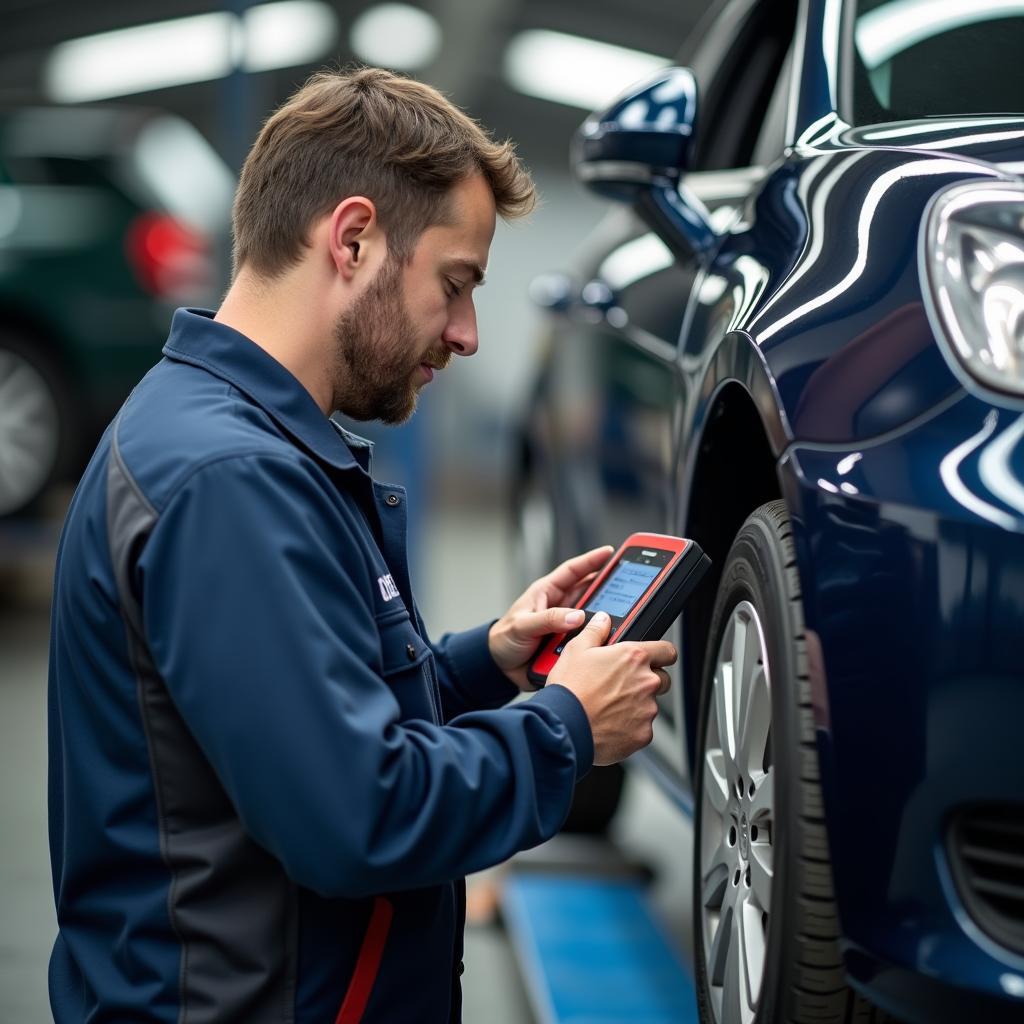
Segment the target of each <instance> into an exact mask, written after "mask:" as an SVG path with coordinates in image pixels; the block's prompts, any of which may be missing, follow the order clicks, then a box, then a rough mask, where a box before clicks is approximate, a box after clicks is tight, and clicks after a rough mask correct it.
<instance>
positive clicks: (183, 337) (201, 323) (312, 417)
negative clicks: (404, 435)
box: [164, 309, 373, 472]
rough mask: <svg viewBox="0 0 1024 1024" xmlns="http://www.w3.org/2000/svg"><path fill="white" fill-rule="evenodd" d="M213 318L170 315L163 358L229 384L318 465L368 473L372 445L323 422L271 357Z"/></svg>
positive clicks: (195, 313)
mask: <svg viewBox="0 0 1024 1024" xmlns="http://www.w3.org/2000/svg"><path fill="white" fill-rule="evenodd" d="M213 317H214V314H213V312H212V311H211V310H208V309H178V310H175V313H174V319H173V320H172V321H171V333H170V336H169V337H168V339H167V344H166V345H164V355H165V356H167V357H168V358H169V359H176V360H178V361H179V362H183V363H191V364H192V365H193V366H199V367H201V368H202V369H204V370H207V371H209V372H210V373H212V374H215V375H216V376H218V377H221V378H222V379H224V380H226V381H228V382H229V383H231V384H233V385H234V386H235V387H237V388H238V390H239V391H242V392H244V393H245V394H246V395H248V396H249V398H251V399H252V400H253V401H254V402H256V403H257V405H259V406H260V407H261V408H263V409H264V410H265V411H266V412H267V413H269V415H270V416H272V417H273V418H274V419H275V420H276V421H277V422H278V423H279V424H280V425H281V426H282V427H283V428H284V429H285V430H286V431H287V432H288V433H289V434H291V435H292V437H293V438H294V439H295V440H296V441H298V442H299V443H300V444H301V445H302V446H303V447H305V448H307V449H309V451H311V452H312V453H313V454H314V455H316V456H317V458H319V459H322V460H323V461H324V462H326V463H329V464H330V465H332V466H335V467H336V468H338V469H354V468H357V467H358V468H360V469H362V470H364V471H366V472H368V471H369V457H370V453H371V451H372V448H373V445H372V442H370V441H367V440H365V439H364V438H361V437H358V436H357V435H356V434H352V433H350V432H349V431H348V430H345V428H344V427H342V426H341V424H340V423H338V422H336V421H335V420H333V419H328V418H327V417H326V416H325V415H324V414H323V413H322V412H321V411H320V407H319V406H318V405H317V404H316V402H315V401H314V400H313V396H312V395H311V394H310V393H309V392H308V391H307V390H306V389H305V387H303V385H302V384H301V383H299V381H298V380H297V379H296V378H295V377H294V376H293V375H292V373H290V372H289V371H288V370H286V369H285V368H284V367H283V366H282V365H281V364H280V363H279V362H278V361H277V360H276V359H274V357H273V356H271V355H270V354H269V353H267V352H265V351H264V350H263V349H262V348H260V346H259V345H257V344H256V343H255V342H254V341H252V340H251V339H249V338H247V337H246V336H245V335H244V334H242V333H241V332H239V331H236V330H235V329H234V328H233V327H228V326H227V324H222V323H218V322H217V321H215V320H214V319H213ZM354 449H355V450H357V452H356V454H353V450H354Z"/></svg>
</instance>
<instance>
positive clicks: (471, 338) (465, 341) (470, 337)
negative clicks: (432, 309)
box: [441, 301, 480, 356]
mask: <svg viewBox="0 0 1024 1024" xmlns="http://www.w3.org/2000/svg"><path fill="white" fill-rule="evenodd" d="M441 340H442V341H443V342H444V343H445V344H446V345H447V346H448V347H449V348H450V349H451V350H452V351H453V352H454V353H455V354H456V355H457V356H471V355H473V353H474V352H476V350H477V349H478V348H479V347H480V339H479V338H478V337H477V331H476V309H475V308H474V306H473V303H472V301H469V302H458V303H455V306H454V308H453V309H452V313H451V316H450V317H449V318H448V326H447V327H446V328H445V330H444V333H443V334H442V335H441Z"/></svg>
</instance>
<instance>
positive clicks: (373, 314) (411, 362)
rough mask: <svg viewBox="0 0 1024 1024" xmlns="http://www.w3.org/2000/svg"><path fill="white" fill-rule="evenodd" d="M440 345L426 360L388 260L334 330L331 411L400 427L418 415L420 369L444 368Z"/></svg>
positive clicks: (395, 262)
mask: <svg viewBox="0 0 1024 1024" xmlns="http://www.w3.org/2000/svg"><path fill="white" fill-rule="evenodd" d="M450 358H451V352H450V351H449V350H448V348H447V347H446V346H443V345H441V344H439V345H438V346H437V347H436V348H433V349H430V350H429V351H428V352H426V353H425V354H424V353H422V352H420V351H419V349H418V345H417V341H416V329H415V325H414V324H413V322H412V318H411V317H410V316H409V313H408V311H407V310H406V307H405V298H404V295H403V289H402V264H401V260H399V259H396V258H395V257H394V256H390V255H389V256H388V258H387V260H386V262H385V263H384V265H383V266H382V267H381V269H380V272H379V273H378V274H377V277H376V278H375V279H374V280H373V281H372V282H371V283H370V284H369V285H368V286H367V288H366V290H365V291H364V292H363V293H362V295H360V296H359V298H357V299H356V300H355V302H353V303H352V305H351V306H350V307H349V308H348V309H347V310H345V312H343V313H341V314H340V315H339V316H338V319H337V320H336V321H335V324H334V365H333V367H332V375H331V376H332V380H333V407H334V408H335V409H336V410H338V411H339V412H342V413H344V414H345V415H346V416H350V417H352V419H354V420H380V421H381V422H382V423H388V424H397V423H404V422H405V421H406V420H408V419H409V417H410V416H412V414H413V413H414V412H415V411H416V401H417V398H418V393H417V388H416V385H415V383H414V382H413V375H414V374H415V372H416V370H417V369H418V367H419V365H420V363H430V364H431V365H433V366H438V367H444V366H445V365H446V364H447V362H448V360H449V359H450Z"/></svg>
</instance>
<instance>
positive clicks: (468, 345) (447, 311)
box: [333, 175, 495, 423]
mask: <svg viewBox="0 0 1024 1024" xmlns="http://www.w3.org/2000/svg"><path fill="white" fill-rule="evenodd" d="M449 205H450V214H451V215H450V217H449V222H448V223H446V224H438V225H435V226H433V227H430V228H427V229H426V230H425V231H424V232H423V234H422V235H421V236H420V237H419V239H418V241H417V242H416V247H415V249H414V251H413V254H412V258H411V259H410V260H409V262H408V263H403V262H402V261H401V260H398V259H396V258H395V257H394V256H392V255H389V256H388V258H387V260H386V262H385V263H384V265H383V266H382V267H381V269H380V271H379V272H378V273H377V276H376V278H375V279H374V280H373V281H371V282H370V284H369V285H368V286H367V287H366V288H365V289H364V291H363V292H362V293H361V294H360V295H359V297H358V298H357V299H356V300H355V301H354V302H353V303H352V305H351V306H350V307H349V308H348V309H346V310H345V311H344V312H343V313H341V314H340V315H339V317H338V319H337V321H336V322H335V329H334V334H335V351H336V359H335V367H334V374H333V378H334V403H333V404H334V408H335V409H338V410H340V411H341V412H343V413H345V414H346V415H348V416H351V417H352V418H353V419H357V420H371V419H377V420H382V421H383V422H384V423H403V422H405V420H407V419H408V418H409V417H410V416H411V415H412V414H413V412H414V411H415V409H416V400H417V398H418V395H419V391H420V389H421V388H422V387H423V386H424V385H425V384H426V383H427V382H428V381H430V380H431V379H432V377H433V374H434V371H435V370H441V369H444V368H445V366H447V365H448V362H449V361H450V359H451V357H452V355H462V356H471V355H472V354H473V353H474V352H476V350H477V329H476V311H475V309H474V307H473V289H474V288H475V287H476V286H477V285H479V284H480V283H481V282H482V280H483V272H484V267H485V266H486V264H487V254H488V252H489V250H490V246H491V239H492V238H493V237H494V223H495V208H494V197H493V195H492V193H491V190H490V187H489V186H488V185H487V182H486V181H485V179H484V178H483V177H482V176H480V175H477V176H474V177H472V178H469V179H467V180H466V181H463V182H460V183H459V184H458V185H455V186H454V187H453V188H452V191H451V193H450V204H449Z"/></svg>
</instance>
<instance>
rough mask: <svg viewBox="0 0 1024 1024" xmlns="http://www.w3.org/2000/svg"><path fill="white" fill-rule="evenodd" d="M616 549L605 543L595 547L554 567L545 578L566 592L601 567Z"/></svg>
mask: <svg viewBox="0 0 1024 1024" xmlns="http://www.w3.org/2000/svg"><path fill="white" fill-rule="evenodd" d="M614 550H615V549H614V548H613V547H612V546H611V544H605V545H604V547H600V548H594V549H593V550H591V551H587V552H585V553H584V554H582V555H576V556H575V557H573V558H570V559H568V560H567V561H565V562H563V563H562V564H561V565H560V566H558V567H557V568H555V569H552V570H551V572H549V573H548V574H547V576H546V577H545V579H546V580H547V582H548V583H549V584H551V585H552V586H555V587H558V589H559V590H560V591H561V592H562V593H563V594H564V593H565V592H566V591H568V590H570V589H571V588H572V587H575V586H577V585H578V584H579V582H580V580H581V579H583V577H584V576H586V575H587V574H588V573H592V572H594V571H596V570H598V569H600V568H601V567H602V566H603V565H604V564H605V563H606V562H607V561H608V558H609V557H610V556H611V554H612V552H613V551H614Z"/></svg>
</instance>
